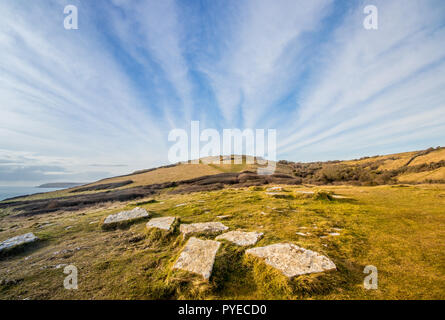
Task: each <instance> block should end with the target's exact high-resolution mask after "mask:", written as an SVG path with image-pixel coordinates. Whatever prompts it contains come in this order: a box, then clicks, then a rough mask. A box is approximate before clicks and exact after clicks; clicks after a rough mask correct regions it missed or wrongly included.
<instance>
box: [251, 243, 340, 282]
mask: <svg viewBox="0 0 445 320" xmlns="http://www.w3.org/2000/svg"><path fill="white" fill-rule="evenodd" d="M246 254H248V255H253V256H256V257H258V258H262V259H264V262H265V263H266V264H268V265H270V266H272V267H274V268H276V269H278V270H280V271H281V272H282V273H283V274H284V275H285V276H286V277H289V278H292V277H295V276H298V275H302V274H308V273H318V272H323V271H328V270H333V269H336V267H335V264H334V263H333V262H332V261H331V260H330V259H329V258H327V257H325V256H323V255H320V254H319V253H317V252H314V251H311V250H306V249H304V248H300V247H298V246H296V245H294V244H291V243H277V244H272V245H269V246H266V247H258V248H251V249H248V250H246Z"/></svg>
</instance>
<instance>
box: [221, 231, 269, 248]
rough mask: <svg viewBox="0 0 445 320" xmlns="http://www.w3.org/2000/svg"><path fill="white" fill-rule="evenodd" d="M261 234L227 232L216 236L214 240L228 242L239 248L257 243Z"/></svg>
mask: <svg viewBox="0 0 445 320" xmlns="http://www.w3.org/2000/svg"><path fill="white" fill-rule="evenodd" d="M262 235H263V233H262V232H244V231H229V232H227V233H224V234H222V235H219V236H217V237H216V238H215V239H216V240H228V241H230V242H233V243H234V244H236V245H239V246H252V245H254V244H255V243H257V242H258V240H259V239H260V238H261V236H262Z"/></svg>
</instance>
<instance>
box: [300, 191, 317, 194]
mask: <svg viewBox="0 0 445 320" xmlns="http://www.w3.org/2000/svg"><path fill="white" fill-rule="evenodd" d="M297 193H301V194H315V192H314V191H297Z"/></svg>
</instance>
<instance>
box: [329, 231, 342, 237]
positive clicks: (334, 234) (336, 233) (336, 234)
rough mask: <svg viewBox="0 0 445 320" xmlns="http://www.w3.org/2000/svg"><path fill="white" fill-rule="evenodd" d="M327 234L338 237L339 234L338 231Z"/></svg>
mask: <svg viewBox="0 0 445 320" xmlns="http://www.w3.org/2000/svg"><path fill="white" fill-rule="evenodd" d="M329 235H330V236H332V237H338V236H339V235H340V233H338V232H331V233H329Z"/></svg>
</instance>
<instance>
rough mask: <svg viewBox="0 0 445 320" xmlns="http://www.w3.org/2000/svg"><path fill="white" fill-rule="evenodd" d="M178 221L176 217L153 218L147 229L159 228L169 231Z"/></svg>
mask: <svg viewBox="0 0 445 320" xmlns="http://www.w3.org/2000/svg"><path fill="white" fill-rule="evenodd" d="M175 221H176V217H160V218H153V219H151V220H150V221H148V222H147V228H148V229H150V228H158V229H162V230H167V231H169V230H170V229H171V228H172V226H173V224H174V223H175Z"/></svg>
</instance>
